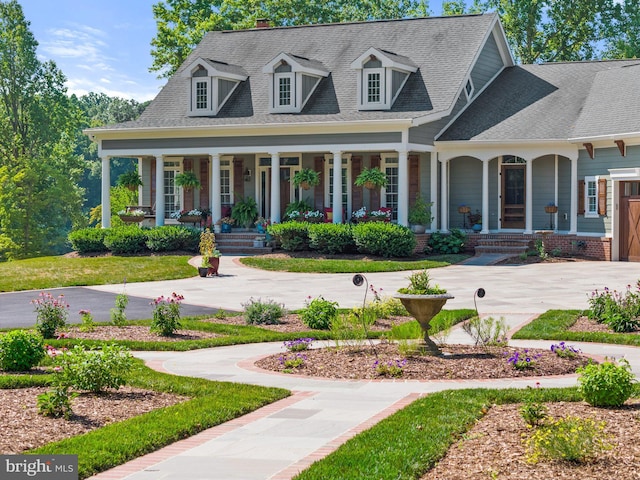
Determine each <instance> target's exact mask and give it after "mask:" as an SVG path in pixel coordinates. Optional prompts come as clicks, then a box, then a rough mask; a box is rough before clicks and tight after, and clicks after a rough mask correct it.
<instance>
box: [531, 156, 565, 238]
mask: <svg viewBox="0 0 640 480" xmlns="http://www.w3.org/2000/svg"><path fill="white" fill-rule="evenodd" d="M532 169H533V212H532V213H533V223H532V226H533V229H534V230H547V229H548V228H549V214H548V213H546V212H545V211H544V207H545V206H546V205H548V204H549V202H555V156H554V155H546V156H544V157H541V158H536V159H535V160H534V161H533V164H532ZM558 210H559V209H558ZM553 223H554V226H555V220H554V222H553Z"/></svg>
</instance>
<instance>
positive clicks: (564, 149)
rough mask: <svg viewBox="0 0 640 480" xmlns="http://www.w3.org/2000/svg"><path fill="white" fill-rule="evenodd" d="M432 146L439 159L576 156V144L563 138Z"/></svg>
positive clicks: (478, 141)
mask: <svg viewBox="0 0 640 480" xmlns="http://www.w3.org/2000/svg"><path fill="white" fill-rule="evenodd" d="M434 146H435V148H436V151H437V152H438V159H439V160H440V161H443V162H444V161H448V160H451V159H452V158H455V157H461V156H469V157H474V158H477V159H479V160H491V159H492V158H496V157H498V156H500V155H516V156H518V157H522V158H524V159H525V160H533V159H535V158H539V157H542V156H544V155H554V154H555V155H562V156H564V157H568V158H570V159H577V158H578V150H579V148H578V145H575V144H572V143H569V142H567V140H565V139H544V140H517V139H514V140H501V141H488V140H471V141H469V140H461V141H446V142H443V141H435V142H434Z"/></svg>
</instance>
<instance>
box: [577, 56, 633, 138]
mask: <svg viewBox="0 0 640 480" xmlns="http://www.w3.org/2000/svg"><path fill="white" fill-rule="evenodd" d="M638 132H640V60H636V61H635V62H633V63H632V64H631V65H627V64H625V65H624V66H622V67H621V68H611V69H609V70H604V71H602V72H598V73H597V74H596V76H595V79H594V81H593V85H592V86H591V91H590V92H589V96H588V97H587V101H586V102H585V105H584V108H583V109H582V113H581V114H580V117H579V118H578V121H577V123H576V126H575V128H574V129H573V134H572V137H575V138H584V137H596V136H601V135H611V134H623V133H638Z"/></svg>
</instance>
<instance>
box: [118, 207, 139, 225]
mask: <svg viewBox="0 0 640 480" xmlns="http://www.w3.org/2000/svg"><path fill="white" fill-rule="evenodd" d="M144 215H145V212H144V210H140V209H139V208H134V209H131V208H127V209H125V210H120V211H119V212H118V216H119V217H120V220H122V221H123V222H125V223H140V222H142V221H143V220H144Z"/></svg>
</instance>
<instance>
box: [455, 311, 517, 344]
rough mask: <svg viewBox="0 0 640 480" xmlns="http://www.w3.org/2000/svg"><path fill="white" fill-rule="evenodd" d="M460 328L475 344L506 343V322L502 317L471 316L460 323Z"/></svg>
mask: <svg viewBox="0 0 640 480" xmlns="http://www.w3.org/2000/svg"><path fill="white" fill-rule="evenodd" d="M462 329H463V330H464V331H465V332H466V333H467V334H468V335H470V336H471V338H473V340H474V342H475V344H476V345H481V346H496V345H497V346H502V345H506V344H507V331H508V330H507V324H506V323H505V321H504V318H502V317H501V318H500V320H496V319H495V318H493V317H485V318H480V317H477V316H476V317H473V318H471V319H470V320H468V321H467V322H465V323H464V324H463V325H462Z"/></svg>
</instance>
